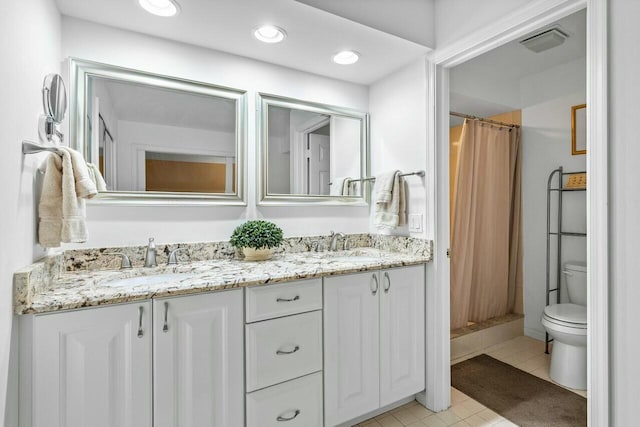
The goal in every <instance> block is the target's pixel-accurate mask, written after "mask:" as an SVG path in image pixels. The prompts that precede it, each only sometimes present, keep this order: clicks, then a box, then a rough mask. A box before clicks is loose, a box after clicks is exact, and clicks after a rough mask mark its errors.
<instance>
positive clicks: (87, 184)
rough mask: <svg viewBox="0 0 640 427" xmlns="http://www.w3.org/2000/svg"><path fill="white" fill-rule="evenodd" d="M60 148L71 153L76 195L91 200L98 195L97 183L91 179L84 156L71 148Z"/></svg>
mask: <svg viewBox="0 0 640 427" xmlns="http://www.w3.org/2000/svg"><path fill="white" fill-rule="evenodd" d="M60 148H61V149H62V150H64V151H66V152H67V153H69V156H70V157H71V167H72V168H73V169H72V171H73V179H74V181H75V187H76V189H75V191H76V195H77V196H78V197H82V198H84V199H90V198H92V197H93V196H95V195H96V194H98V190H97V188H96V183H95V182H94V181H93V179H91V175H90V173H89V168H88V167H87V162H86V161H85V160H84V157H83V156H82V154H80V153H79V152H77V151H76V150H73V149H71V148H69V147H60ZM63 172H64V171H63Z"/></svg>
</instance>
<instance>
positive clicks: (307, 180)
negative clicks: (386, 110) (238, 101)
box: [257, 93, 370, 206]
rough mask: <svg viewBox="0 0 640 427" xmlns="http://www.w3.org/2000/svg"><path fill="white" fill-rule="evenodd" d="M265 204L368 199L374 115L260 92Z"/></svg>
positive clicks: (261, 200) (261, 198) (260, 198)
mask: <svg viewBox="0 0 640 427" xmlns="http://www.w3.org/2000/svg"><path fill="white" fill-rule="evenodd" d="M257 102H258V130H259V139H260V143H259V147H258V148H259V149H258V155H259V162H258V163H259V165H260V171H259V174H258V176H259V180H260V182H259V185H258V203H259V204H262V205H270V204H275V205H293V204H309V203H314V204H324V205H349V204H350V205H359V206H361V205H366V204H368V202H369V193H370V190H369V187H370V180H368V179H367V178H368V177H369V115H368V114H367V113H363V112H359V111H354V110H351V109H347V108H340V107H335V106H330V105H324V104H318V103H312V102H306V101H300V100H296V99H291V98H284V97H279V96H275V95H268V94H263V93H260V94H258V101H257Z"/></svg>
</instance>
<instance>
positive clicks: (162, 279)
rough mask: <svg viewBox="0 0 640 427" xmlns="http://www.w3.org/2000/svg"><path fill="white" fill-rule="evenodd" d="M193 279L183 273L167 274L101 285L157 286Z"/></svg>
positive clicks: (131, 278)
mask: <svg viewBox="0 0 640 427" xmlns="http://www.w3.org/2000/svg"><path fill="white" fill-rule="evenodd" d="M189 277H191V276H190V275H188V274H183V273H167V274H154V275H152V276H138V277H129V278H127V279H116V280H111V281H109V282H104V283H101V284H100V285H101V286H113V287H119V286H139V285H157V284H158V283H167V282H172V281H174V282H179V281H181V280H184V279H188V278H189Z"/></svg>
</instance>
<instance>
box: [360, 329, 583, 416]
mask: <svg viewBox="0 0 640 427" xmlns="http://www.w3.org/2000/svg"><path fill="white" fill-rule="evenodd" d="M485 353H487V354H488V355H489V356H491V357H494V358H496V359H498V360H501V361H503V362H505V363H509V364H511V365H513V366H515V367H516V368H519V369H522V370H523V371H526V372H529V373H530V374H532V375H535V376H537V377H540V378H542V379H544V380H547V381H551V379H550V378H549V364H550V362H551V356H550V355H547V354H544V343H543V342H541V341H538V340H534V339H532V338H529V337H524V336H522V337H517V338H514V339H512V340H509V341H505V342H503V343H500V344H497V345H494V346H493V347H489V348H488V349H486V350H485ZM568 390H571V389H568ZM571 391H573V392H574V393H577V394H579V395H581V396H584V397H586V396H587V393H586V392H585V391H581V390H571ZM357 425H358V426H367V427H404V426H410V427H424V426H429V427H446V426H455V427H469V426H471V427H507V426H517V425H516V424H514V423H512V422H511V421H509V420H507V419H505V418H504V417H502V416H500V415H499V414H497V413H495V412H493V411H492V410H491V409H489V408H487V407H485V406H484V405H482V404H480V403H478V402H476V401H475V400H473V399H471V398H470V397H469V396H467V395H466V394H464V393H462V392H461V391H459V390H457V389H455V388H453V387H452V388H451V407H450V408H449V409H448V410H446V411H443V412H438V413H433V412H431V411H429V410H428V409H426V408H424V407H423V406H422V405H420V404H419V403H418V402H416V401H415V400H414V401H413V402H410V403H407V404H406V405H403V406H401V407H399V408H396V409H393V410H391V411H389V412H385V413H384V414H381V415H378V416H377V417H375V418H372V419H370V420H367V421H364V422H362V423H360V424H357Z"/></svg>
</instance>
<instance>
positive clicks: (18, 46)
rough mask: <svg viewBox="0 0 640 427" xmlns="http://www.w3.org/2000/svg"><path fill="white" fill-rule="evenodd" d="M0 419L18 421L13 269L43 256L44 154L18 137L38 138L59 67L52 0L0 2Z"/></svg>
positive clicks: (56, 21) (57, 28)
mask: <svg viewBox="0 0 640 427" xmlns="http://www.w3.org/2000/svg"><path fill="white" fill-rule="evenodd" d="M0 57H1V58H2V66H1V67H0V81H2V82H4V83H5V84H4V88H3V90H2V97H0V117H2V123H3V129H2V142H3V152H2V156H0V177H1V180H2V209H0V236H1V237H0V239H1V240H2V245H0V423H4V424H3V425H5V426H16V425H17V418H16V416H17V413H16V409H17V407H16V405H17V387H18V386H17V374H18V370H17V359H16V357H17V336H16V335H14V336H13V339H12V336H11V335H12V331H13V333H14V334H15V333H16V330H17V323H16V321H15V319H13V318H12V313H13V298H12V290H13V284H12V280H13V279H12V277H13V272H14V271H15V270H17V269H19V268H20V267H23V266H25V265H27V264H30V263H31V262H32V261H33V260H34V259H36V258H39V257H41V256H42V254H43V253H42V251H41V250H40V249H39V248H38V246H36V243H35V239H36V237H35V224H36V205H35V203H34V196H33V195H34V191H35V190H34V187H35V182H34V177H35V176H36V168H37V166H38V165H39V163H40V162H41V161H42V160H43V159H44V157H45V155H44V154H39V155H31V156H23V155H22V151H21V148H22V146H21V143H22V140H23V139H30V140H32V141H37V138H38V127H37V126H38V116H39V115H40V114H42V113H43V110H42V93H41V89H42V81H43V79H44V76H45V75H46V74H48V73H55V72H59V71H60V62H59V61H60V15H59V14H58V11H57V9H56V6H55V4H54V2H53V1H52V0H31V1H16V2H3V5H2V13H1V14H0Z"/></svg>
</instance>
